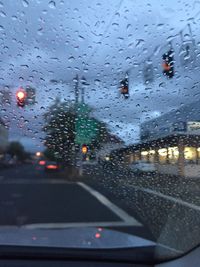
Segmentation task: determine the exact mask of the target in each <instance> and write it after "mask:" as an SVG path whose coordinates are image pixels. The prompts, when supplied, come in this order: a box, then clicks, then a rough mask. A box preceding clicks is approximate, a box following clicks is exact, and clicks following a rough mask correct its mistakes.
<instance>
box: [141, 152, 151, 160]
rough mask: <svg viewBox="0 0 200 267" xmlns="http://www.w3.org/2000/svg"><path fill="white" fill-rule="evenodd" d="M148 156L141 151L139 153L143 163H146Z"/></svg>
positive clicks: (147, 153)
mask: <svg viewBox="0 0 200 267" xmlns="http://www.w3.org/2000/svg"><path fill="white" fill-rule="evenodd" d="M148 155H149V152H148V151H142V152H141V159H142V160H143V161H148Z"/></svg>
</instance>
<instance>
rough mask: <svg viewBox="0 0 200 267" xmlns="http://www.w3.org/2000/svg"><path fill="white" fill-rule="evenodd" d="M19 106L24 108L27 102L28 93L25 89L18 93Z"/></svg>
mask: <svg viewBox="0 0 200 267" xmlns="http://www.w3.org/2000/svg"><path fill="white" fill-rule="evenodd" d="M16 99H17V105H18V106H19V107H23V106H24V105H25V102H26V91H25V90H24V89H23V88H20V89H19V90H18V91H17V93H16Z"/></svg>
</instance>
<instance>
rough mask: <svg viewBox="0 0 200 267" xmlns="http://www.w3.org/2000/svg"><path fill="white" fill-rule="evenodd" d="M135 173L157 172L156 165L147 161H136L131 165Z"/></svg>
mask: <svg viewBox="0 0 200 267" xmlns="http://www.w3.org/2000/svg"><path fill="white" fill-rule="evenodd" d="M129 168H130V169H131V171H133V172H150V173H153V172H156V167H155V164H153V163H150V162H146V161H135V162H133V163H131V164H130V165H129Z"/></svg>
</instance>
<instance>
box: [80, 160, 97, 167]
mask: <svg viewBox="0 0 200 267" xmlns="http://www.w3.org/2000/svg"><path fill="white" fill-rule="evenodd" d="M97 164H98V161H96V160H85V161H83V162H82V165H84V166H95V165H97Z"/></svg>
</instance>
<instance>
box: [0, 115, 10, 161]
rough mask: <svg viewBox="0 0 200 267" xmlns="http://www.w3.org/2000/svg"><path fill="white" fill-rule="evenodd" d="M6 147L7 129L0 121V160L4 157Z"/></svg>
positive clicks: (0, 120)
mask: <svg viewBox="0 0 200 267" xmlns="http://www.w3.org/2000/svg"><path fill="white" fill-rule="evenodd" d="M7 146H8V129H7V128H6V125H5V123H4V122H3V120H2V119H0V160H1V158H3V157H4V154H5V152H6V148H7Z"/></svg>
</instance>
